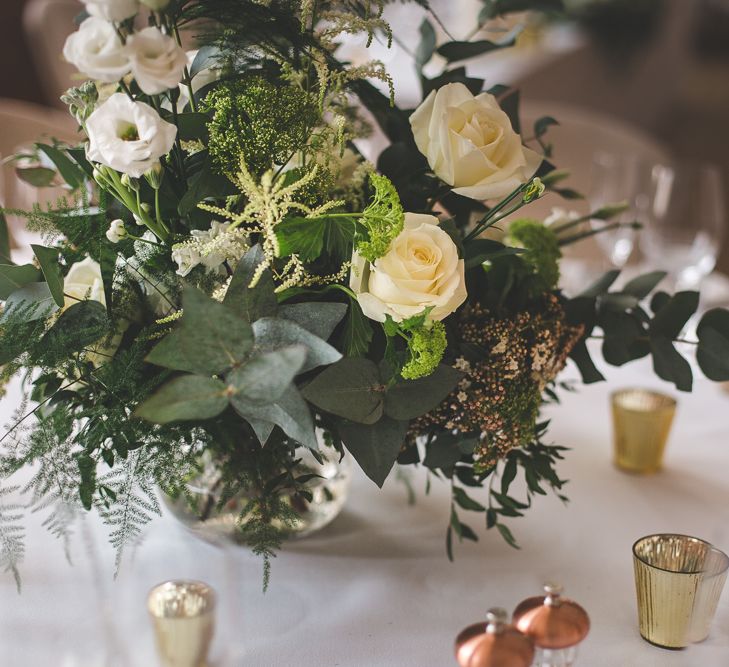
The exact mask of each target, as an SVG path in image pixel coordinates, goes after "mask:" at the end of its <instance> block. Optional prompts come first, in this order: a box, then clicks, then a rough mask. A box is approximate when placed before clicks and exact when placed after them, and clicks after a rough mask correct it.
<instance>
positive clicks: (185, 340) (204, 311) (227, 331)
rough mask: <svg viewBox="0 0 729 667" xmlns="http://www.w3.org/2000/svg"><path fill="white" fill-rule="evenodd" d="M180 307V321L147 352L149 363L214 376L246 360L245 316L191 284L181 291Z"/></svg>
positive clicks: (248, 343)
mask: <svg viewBox="0 0 729 667" xmlns="http://www.w3.org/2000/svg"><path fill="white" fill-rule="evenodd" d="M182 307H183V316H182V320H181V321H180V323H179V325H178V326H177V328H176V329H175V330H174V331H173V332H172V333H171V334H168V335H167V336H165V338H163V339H162V340H161V341H160V342H159V343H158V344H157V346H156V347H154V348H153V349H152V351H151V352H150V353H149V355H147V361H148V362H149V363H152V364H156V365H157V366H163V367H164V368H170V369H173V370H179V371H189V372H192V373H198V374H200V375H213V374H215V373H219V372H221V371H223V370H225V369H227V368H230V367H231V366H235V365H237V364H239V363H241V362H242V361H243V360H245V359H246V357H247V355H248V353H249V352H250V350H251V348H252V347H253V331H252V329H251V326H250V325H249V324H248V323H247V322H246V321H245V320H244V319H242V318H241V317H238V316H237V315H236V314H235V313H233V312H232V311H231V309H230V308H227V307H226V306H224V305H223V304H220V303H218V302H217V301H214V300H213V299H210V298H209V297H207V296H205V294H203V293H202V292H200V291H199V290H197V289H194V288H192V287H189V288H187V289H186V290H185V291H184V293H183V295H182Z"/></svg>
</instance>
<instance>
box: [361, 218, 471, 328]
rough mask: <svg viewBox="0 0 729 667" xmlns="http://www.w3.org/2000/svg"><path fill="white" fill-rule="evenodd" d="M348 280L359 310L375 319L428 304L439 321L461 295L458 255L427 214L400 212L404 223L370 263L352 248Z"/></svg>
mask: <svg viewBox="0 0 729 667" xmlns="http://www.w3.org/2000/svg"><path fill="white" fill-rule="evenodd" d="M349 284H350V287H351V288H352V290H353V291H354V292H355V293H356V294H357V301H358V302H359V305H360V306H361V307H362V312H363V313H364V314H365V315H366V316H367V317H369V318H370V319H373V320H377V321H378V322H384V321H385V319H386V316H387V315H389V316H390V317H392V319H393V320H395V321H396V322H401V321H402V320H405V319H408V318H409V317H413V316H414V315H419V314H420V313H422V312H423V310H424V309H425V308H428V307H432V310H431V312H430V319H431V320H442V319H443V318H445V317H447V316H448V315H450V313H452V312H453V311H454V310H455V309H456V308H458V306H460V305H461V304H462V303H463V302H464V301H465V300H466V282H465V276H464V263H463V260H462V259H459V258H458V249H457V248H456V245H455V243H453V240H452V239H451V237H450V236H448V234H447V233H446V232H444V231H443V230H442V229H441V228H440V227H438V218H436V217H435V216H432V215H421V214H417V213H406V214H405V228H404V229H403V231H402V232H400V234H399V235H398V237H397V238H396V239H395V240H394V241H393V242H392V244H391V245H390V249H389V250H388V252H387V254H386V255H383V256H382V257H380V258H378V259H376V260H375V262H374V264H371V263H370V262H368V261H367V260H365V259H364V258H363V257H360V256H359V255H358V254H357V253H355V254H354V256H353V257H352V271H351V274H350V281H349Z"/></svg>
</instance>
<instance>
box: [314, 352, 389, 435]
mask: <svg viewBox="0 0 729 667" xmlns="http://www.w3.org/2000/svg"><path fill="white" fill-rule="evenodd" d="M302 394H303V396H304V398H305V399H306V400H307V401H309V402H310V403H312V404H313V405H315V406H316V407H318V408H320V409H321V410H324V411H325V412H330V413H332V414H333V415H337V416H339V417H344V418H345V419H348V420H350V421H354V422H358V423H360V424H373V423H375V422H376V421H378V420H379V419H380V417H381V416H382V413H383V408H384V387H383V386H382V381H381V379H380V373H379V371H378V369H377V365H376V364H375V363H374V362H373V361H370V360H369V359H363V358H360V357H345V358H344V359H342V360H341V361H339V362H337V363H336V364H334V365H332V366H330V367H329V368H326V369H324V371H322V372H321V373H319V375H317V376H316V377H315V378H314V379H313V380H312V381H311V382H310V383H309V384H308V385H306V387H305V388H304V389H303V391H302Z"/></svg>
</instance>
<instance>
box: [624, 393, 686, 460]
mask: <svg viewBox="0 0 729 667" xmlns="http://www.w3.org/2000/svg"><path fill="white" fill-rule="evenodd" d="M611 403H612V410H613V428H614V443H615V465H616V466H617V467H618V468H620V469H622V470H626V471H628V472H636V473H651V472H656V471H658V470H660V469H661V466H662V464H663V452H664V450H665V448H666V441H667V440H668V434H669V432H670V431H671V424H672V423H673V416H674V414H675V412H676V401H675V400H674V399H673V398H671V397H670V396H666V395H665V394H659V393H658V392H655V391H648V390H647V389H621V390H620V391H616V392H614V393H613V394H612V396H611Z"/></svg>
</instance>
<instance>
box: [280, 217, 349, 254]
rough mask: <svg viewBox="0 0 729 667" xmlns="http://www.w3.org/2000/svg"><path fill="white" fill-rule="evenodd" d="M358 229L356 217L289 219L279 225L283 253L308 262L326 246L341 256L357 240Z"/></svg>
mask: <svg viewBox="0 0 729 667" xmlns="http://www.w3.org/2000/svg"><path fill="white" fill-rule="evenodd" d="M354 232H355V222H354V219H353V218H341V217H333V216H323V217H319V218H302V217H291V218H286V220H284V221H282V222H280V223H279V224H278V225H276V237H277V239H278V243H279V256H280V257H288V256H289V255H293V254H296V255H298V256H299V257H300V258H301V259H303V260H304V261H313V260H315V259H316V258H317V257H319V255H321V253H322V251H324V250H325V249H326V250H332V251H333V253H335V254H337V255H341V254H343V253H344V252H346V250H345V249H344V247H346V246H347V245H348V244H349V243H351V242H352V240H353V239H354ZM343 246H344V247H343Z"/></svg>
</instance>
